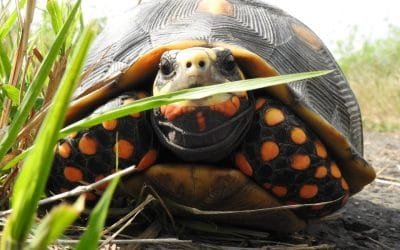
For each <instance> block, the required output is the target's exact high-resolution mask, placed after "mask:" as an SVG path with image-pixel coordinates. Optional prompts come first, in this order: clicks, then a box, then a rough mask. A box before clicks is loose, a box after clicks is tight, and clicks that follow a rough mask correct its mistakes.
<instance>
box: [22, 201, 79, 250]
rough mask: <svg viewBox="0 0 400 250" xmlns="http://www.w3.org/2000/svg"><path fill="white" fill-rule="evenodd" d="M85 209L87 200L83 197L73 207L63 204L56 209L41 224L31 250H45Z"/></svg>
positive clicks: (31, 244) (30, 247)
mask: <svg viewBox="0 0 400 250" xmlns="http://www.w3.org/2000/svg"><path fill="white" fill-rule="evenodd" d="M84 207H85V198H84V196H81V197H79V198H78V200H77V201H76V202H75V204H74V205H73V206H71V205H68V204H61V205H58V206H57V207H54V208H53V209H52V210H51V211H50V213H49V214H47V215H46V217H44V219H43V220H42V221H41V222H40V224H39V226H38V228H37V229H36V230H35V234H34V237H33V239H32V241H31V243H30V244H29V246H28V248H29V249H35V250H45V249H48V246H49V245H50V244H51V243H52V242H53V241H55V240H56V239H57V238H58V237H60V235H61V234H62V233H63V232H64V231H65V229H67V227H68V226H70V225H71V224H72V223H73V222H74V221H75V220H76V219H77V218H78V217H79V215H80V213H81V212H82V211H83V209H84Z"/></svg>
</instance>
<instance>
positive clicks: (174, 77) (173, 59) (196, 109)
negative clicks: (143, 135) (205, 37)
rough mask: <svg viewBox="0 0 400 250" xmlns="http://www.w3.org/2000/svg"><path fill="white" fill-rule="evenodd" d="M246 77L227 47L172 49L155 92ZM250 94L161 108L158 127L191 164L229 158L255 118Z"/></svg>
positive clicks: (156, 117) (162, 61)
mask: <svg viewBox="0 0 400 250" xmlns="http://www.w3.org/2000/svg"><path fill="white" fill-rule="evenodd" d="M241 79H244V75H243V73H242V71H241V70H240V68H239V67H238V65H237V64H236V63H235V58H234V56H233V55H232V53H231V51H230V50H229V49H227V48H222V47H216V48H205V47H193V48H188V49H183V50H170V51H166V52H165V53H164V54H163V55H162V56H161V59H160V64H159V70H158V73H157V76H156V79H155V81H154V85H153V94H154V95H160V94H166V93H170V92H173V91H177V90H182V89H188V88H193V87H201V86H207V85H214V84H219V83H225V82H231V81H237V80H241ZM250 99H251V98H249V96H248V95H247V93H246V92H235V93H224V94H218V95H214V96H210V97H206V98H202V99H199V100H190V101H183V102H178V103H173V104H169V105H165V106H162V107H160V108H159V109H155V110H154V111H153V115H152V121H153V125H154V127H155V130H156V132H157V134H158V136H159V138H160V140H161V142H162V143H163V144H164V145H165V146H166V147H167V148H169V149H170V150H172V152H174V153H175V154H176V155H177V156H178V157H180V158H182V159H184V160H190V161H199V160H200V161H208V162H210V161H218V160H220V159H222V158H225V157H226V156H227V154H229V153H230V152H231V151H232V150H233V149H234V147H235V146H237V144H238V143H239V142H240V139H241V138H242V137H243V136H244V134H245V132H246V131H247V128H248V125H249V121H250V120H251V119H250V118H251V117H252V115H253V108H252V101H250Z"/></svg>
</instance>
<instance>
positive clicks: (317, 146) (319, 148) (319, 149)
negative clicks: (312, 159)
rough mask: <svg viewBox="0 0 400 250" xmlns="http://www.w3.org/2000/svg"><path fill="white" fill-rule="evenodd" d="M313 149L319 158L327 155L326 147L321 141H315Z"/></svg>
mask: <svg viewBox="0 0 400 250" xmlns="http://www.w3.org/2000/svg"><path fill="white" fill-rule="evenodd" d="M315 151H316V152H317V155H318V156H319V157H321V158H326V157H327V156H328V153H327V152H326V148H325V146H324V145H323V144H322V142H321V141H316V142H315Z"/></svg>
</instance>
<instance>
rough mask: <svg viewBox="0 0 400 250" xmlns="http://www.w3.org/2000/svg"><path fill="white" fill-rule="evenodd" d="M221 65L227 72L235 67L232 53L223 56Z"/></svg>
mask: <svg viewBox="0 0 400 250" xmlns="http://www.w3.org/2000/svg"><path fill="white" fill-rule="evenodd" d="M222 67H223V68H224V69H225V70H226V71H228V72H230V71H232V70H234V69H235V67H236V64H235V59H234V58H233V56H232V55H228V56H226V57H225V58H224V60H223V61H222Z"/></svg>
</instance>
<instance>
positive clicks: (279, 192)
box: [272, 185, 288, 197]
mask: <svg viewBox="0 0 400 250" xmlns="http://www.w3.org/2000/svg"><path fill="white" fill-rule="evenodd" d="M272 192H273V193H274V194H275V195H276V196H278V197H284V196H285V195H286V194H287V192H288V190H287V188H286V187H285V186H279V185H278V186H274V187H273V188H272Z"/></svg>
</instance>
